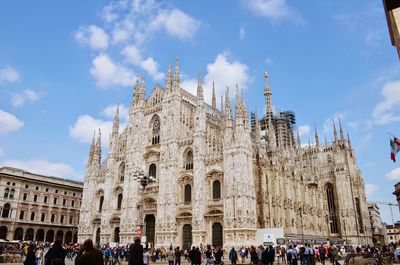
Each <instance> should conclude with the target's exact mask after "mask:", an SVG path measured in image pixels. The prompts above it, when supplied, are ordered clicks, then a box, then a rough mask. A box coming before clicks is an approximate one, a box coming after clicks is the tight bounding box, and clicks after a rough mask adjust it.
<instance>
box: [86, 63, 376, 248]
mask: <svg viewBox="0 0 400 265" xmlns="http://www.w3.org/2000/svg"><path fill="white" fill-rule="evenodd" d="M145 95H146V88H145V81H144V78H142V79H141V80H140V81H139V80H137V82H136V84H135V86H134V91H133V96H132V102H131V106H130V111H129V123H128V125H127V127H126V128H124V129H123V131H122V133H119V114H118V111H117V113H116V115H115V119H114V126H113V131H112V133H111V135H110V146H109V149H108V155H107V157H106V158H105V159H103V160H102V158H101V141H100V135H97V140H95V139H93V143H92V145H91V148H90V153H89V159H88V163H87V168H86V173H85V180H84V189H83V200H82V207H81V211H80V220H79V235H78V237H79V238H78V240H79V241H83V240H84V239H85V238H88V237H90V238H93V239H94V240H96V241H97V242H101V243H106V242H114V241H119V242H120V243H129V242H132V241H133V237H134V236H135V235H136V232H137V228H138V226H139V225H140V224H141V223H142V222H144V223H145V226H144V231H143V235H147V240H148V241H149V242H151V243H152V244H153V245H155V246H169V245H170V244H171V243H172V244H174V245H180V246H188V245H190V244H194V245H199V244H203V245H205V244H214V245H223V246H224V247H229V246H233V245H234V246H237V245H251V244H257V245H258V244H260V243H262V242H256V231H257V229H261V228H277V227H281V228H283V229H284V232H285V237H286V239H287V240H288V242H296V240H298V239H299V238H301V236H302V230H303V234H304V238H306V239H309V240H312V239H313V240H318V239H326V238H331V239H338V240H339V239H346V240H347V242H349V243H352V244H361V243H363V242H367V241H370V240H371V232H370V222H369V217H368V209H367V204H366V197H365V186H364V181H363V178H362V176H361V173H360V170H359V169H358V166H357V162H356V158H355V153H354V150H353V149H352V146H351V142H350V139H349V137H348V136H347V138H345V137H344V133H343V129H342V126H341V123H340V121H339V124H338V125H339V133H338V132H337V130H336V126H335V122H334V121H333V132H334V139H333V140H332V141H330V143H327V142H326V139H325V143H320V141H319V136H318V133H317V131H315V140H313V144H311V143H309V145H308V146H307V145H306V146H304V145H301V143H300V139H299V136H298V133H296V129H295V128H296V127H295V126H296V125H295V116H294V114H293V113H291V112H280V113H273V111H272V93H271V89H270V87H269V84H268V75H267V74H266V75H265V88H264V96H265V102H266V113H265V115H263V118H262V119H261V120H258V117H257V116H258V115H257V114H254V113H253V115H252V118H250V115H249V113H248V110H247V108H246V104H245V99H244V98H243V96H240V95H239V93H236V100H235V101H234V102H235V106H234V107H233V106H231V99H230V96H229V90H227V91H226V95H225V98H224V99H222V98H221V106H220V107H219V108H217V104H216V97H215V93H214V88H213V96H212V104H211V105H209V104H206V103H205V102H204V97H203V86H202V80H201V77H199V81H198V88H197V95H196V96H194V95H192V94H190V93H189V92H187V91H186V90H184V89H183V88H181V86H180V75H179V64H178V61H177V62H176V65H175V69H174V73H172V71H171V68H170V67H169V69H168V72H167V77H166V83H165V88H163V87H161V86H159V85H156V86H155V88H154V89H153V91H152V93H151V95H150V96H149V97H148V98H147V99H146V98H145ZM99 134H100V132H99ZM94 138H95V137H94ZM137 171H143V172H144V173H145V174H148V173H150V174H153V175H155V177H156V179H157V181H156V182H154V183H151V184H149V185H148V186H147V187H146V189H145V191H144V194H143V193H142V188H141V186H140V185H139V183H137V181H135V180H133V175H134V173H135V172H137ZM143 196H144V203H143ZM143 205H144V206H143ZM142 207H144V208H142ZM142 210H143V216H141V213H142ZM301 220H303V222H301ZM302 227H303V229H302Z"/></svg>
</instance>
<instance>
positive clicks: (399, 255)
mask: <svg viewBox="0 0 400 265" xmlns="http://www.w3.org/2000/svg"><path fill="white" fill-rule="evenodd" d="M395 253H396V256H397V260H398V262H400V245H398V246H397V248H396V250H395Z"/></svg>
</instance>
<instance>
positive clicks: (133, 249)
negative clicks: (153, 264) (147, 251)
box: [128, 236, 143, 265]
mask: <svg viewBox="0 0 400 265" xmlns="http://www.w3.org/2000/svg"><path fill="white" fill-rule="evenodd" d="M134 242H135V243H134V244H132V245H130V246H129V262H128V265H143V246H142V244H140V237H138V236H136V237H135V239H134Z"/></svg>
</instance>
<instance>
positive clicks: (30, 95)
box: [11, 89, 41, 107]
mask: <svg viewBox="0 0 400 265" xmlns="http://www.w3.org/2000/svg"><path fill="white" fill-rule="evenodd" d="M40 97H41V96H40V95H39V94H38V93H37V92H35V91H34V90H32V89H25V90H23V91H20V92H18V93H12V96H11V104H12V105H13V106H14V107H22V106H23V105H24V104H25V103H27V102H33V101H36V100H38V99H40Z"/></svg>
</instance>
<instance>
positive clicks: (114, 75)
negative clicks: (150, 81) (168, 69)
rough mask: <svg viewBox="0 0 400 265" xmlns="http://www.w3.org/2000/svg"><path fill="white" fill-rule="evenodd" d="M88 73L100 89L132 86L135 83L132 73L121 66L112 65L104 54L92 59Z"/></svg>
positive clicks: (110, 60)
mask: <svg viewBox="0 0 400 265" xmlns="http://www.w3.org/2000/svg"><path fill="white" fill-rule="evenodd" d="M90 73H91V74H92V76H93V77H94V79H95V80H96V83H97V85H98V86H99V87H101V88H108V87H110V86H132V84H133V83H134V81H135V76H134V73H133V72H131V71H129V70H128V69H126V68H125V67H124V66H122V65H119V64H116V63H114V62H113V61H112V59H111V58H110V57H109V56H108V55H106V54H100V55H98V56H97V57H95V58H94V59H93V61H92V68H91V69H90Z"/></svg>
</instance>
